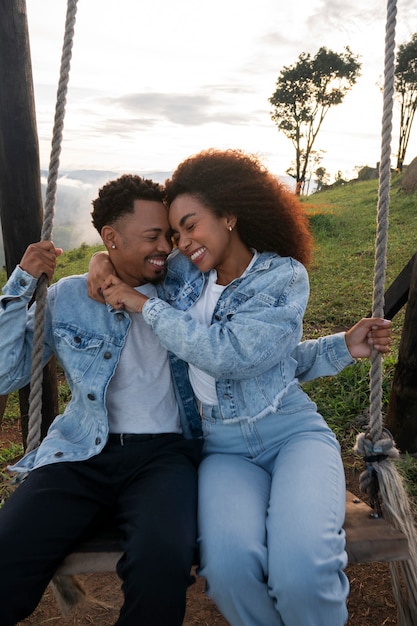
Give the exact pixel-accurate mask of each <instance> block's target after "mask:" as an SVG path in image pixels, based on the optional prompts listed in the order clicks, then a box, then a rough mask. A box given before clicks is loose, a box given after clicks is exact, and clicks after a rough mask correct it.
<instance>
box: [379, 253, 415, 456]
mask: <svg viewBox="0 0 417 626" xmlns="http://www.w3.org/2000/svg"><path fill="white" fill-rule="evenodd" d="M385 423H386V426H387V428H388V429H389V430H390V431H391V432H392V434H393V435H394V439H395V442H396V444H397V446H398V448H399V449H400V450H401V451H402V452H410V453H415V452H417V256H416V257H415V258H414V263H413V269H412V272H411V280H410V289H409V292H408V303H407V308H406V311H405V317H404V327H403V331H402V335H401V342H400V348H399V353H398V363H397V366H396V368H395V373H394V378H393V382H392V387H391V395H390V399H389V403H388V411H387V416H386V419H385Z"/></svg>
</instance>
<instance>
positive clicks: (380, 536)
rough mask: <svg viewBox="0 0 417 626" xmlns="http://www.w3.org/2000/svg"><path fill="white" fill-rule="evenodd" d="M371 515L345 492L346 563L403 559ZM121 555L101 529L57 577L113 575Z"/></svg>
mask: <svg viewBox="0 0 417 626" xmlns="http://www.w3.org/2000/svg"><path fill="white" fill-rule="evenodd" d="M371 514H372V509H371V507H369V506H368V505H367V504H365V503H364V502H362V500H360V499H359V498H357V497H355V496H354V495H353V494H352V493H351V492H350V491H348V492H347V494H346V518H345V524H344V529H345V531H346V551H347V553H348V558H349V563H369V562H373V561H404V560H407V559H408V558H409V552H408V542H407V538H406V537H405V536H404V535H403V534H402V533H401V532H400V531H398V530H396V529H394V528H392V527H391V526H390V525H389V524H388V522H386V520H384V519H383V518H374V517H372V516H371ZM121 555H122V552H121V547H120V533H119V532H118V531H117V529H115V528H114V527H107V528H103V529H102V530H101V531H100V532H98V533H97V534H95V535H94V537H92V538H91V539H88V540H87V541H84V542H83V543H81V544H80V545H79V547H78V548H77V550H76V551H74V552H73V553H72V554H70V555H68V556H67V558H66V559H65V560H64V561H63V563H62V564H61V566H60V567H59V569H58V571H57V574H58V575H68V576H70V575H75V574H88V573H93V572H113V571H115V569H116V564H117V561H118V560H119V559H120V557H121Z"/></svg>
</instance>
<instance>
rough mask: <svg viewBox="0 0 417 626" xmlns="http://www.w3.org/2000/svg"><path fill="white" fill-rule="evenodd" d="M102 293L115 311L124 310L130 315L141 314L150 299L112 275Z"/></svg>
mask: <svg viewBox="0 0 417 626" xmlns="http://www.w3.org/2000/svg"><path fill="white" fill-rule="evenodd" d="M102 291H103V296H104V299H105V301H106V302H108V303H109V304H111V306H112V307H113V308H114V309H124V310H125V311H128V313H141V312H142V307H143V305H144V304H145V302H146V300H147V299H148V298H147V297H146V296H144V295H143V294H141V293H139V292H138V291H136V289H133V287H129V285H126V283H124V282H123V281H122V280H120V278H118V277H117V276H113V275H112V274H111V275H110V276H108V277H107V278H106V280H105V281H104V283H103V285H102Z"/></svg>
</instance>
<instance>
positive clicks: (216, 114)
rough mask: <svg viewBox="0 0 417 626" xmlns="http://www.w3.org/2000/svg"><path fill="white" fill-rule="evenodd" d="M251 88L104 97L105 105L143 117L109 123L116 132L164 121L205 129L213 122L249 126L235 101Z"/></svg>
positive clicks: (211, 87) (205, 89)
mask: <svg viewBox="0 0 417 626" xmlns="http://www.w3.org/2000/svg"><path fill="white" fill-rule="evenodd" d="M248 91H249V90H248V89H242V88H241V87H238V86H234V87H233V86H232V87H230V86H223V85H213V86H206V87H204V88H203V89H202V90H201V92H199V93H189V94H186V93H170V94H167V93H161V92H150V93H133V94H122V95H120V96H117V97H115V98H104V99H102V100H101V102H102V103H103V104H107V105H111V106H116V107H118V108H120V109H122V110H124V111H126V112H128V113H129V114H131V113H133V114H138V113H139V114H140V116H139V117H129V119H125V120H123V119H120V118H118V119H117V121H116V120H108V122H107V125H106V127H107V128H110V129H113V130H116V131H117V130H120V129H123V128H125V127H126V128H128V127H130V130H132V127H133V129H134V130H140V129H141V128H149V127H152V126H155V125H156V124H158V123H160V122H161V120H163V121H166V122H170V123H172V124H177V125H182V126H202V125H205V124H210V123H213V122H216V123H222V124H231V125H241V124H246V123H247V121H248V117H247V114H242V113H239V112H238V111H237V110H236V106H235V104H234V103H233V101H232V100H230V99H229V100H227V98H226V96H230V95H232V96H233V97H234V98H235V99H236V98H239V96H241V95H242V94H243V93H248Z"/></svg>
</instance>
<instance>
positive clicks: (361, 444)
mask: <svg viewBox="0 0 417 626" xmlns="http://www.w3.org/2000/svg"><path fill="white" fill-rule="evenodd" d="M353 451H354V452H355V453H356V454H359V455H360V456H362V457H363V460H364V462H365V470H364V471H363V472H362V473H361V475H360V476H359V486H360V490H361V491H362V492H363V493H366V494H367V495H368V496H369V497H370V499H371V501H372V502H374V503H375V506H376V508H377V509H378V508H379V507H378V493H379V485H378V470H379V465H380V464H381V463H383V462H384V461H386V459H388V458H397V457H398V456H399V452H398V449H397V448H396V446H395V442H394V437H393V436H392V434H391V433H390V431H389V430H388V429H387V428H383V429H382V432H381V435H380V438H379V439H378V440H377V441H375V442H373V441H371V440H370V438H369V430H368V431H366V432H365V433H360V434H359V435H358V436H357V437H356V444H355V447H354V449H353Z"/></svg>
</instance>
